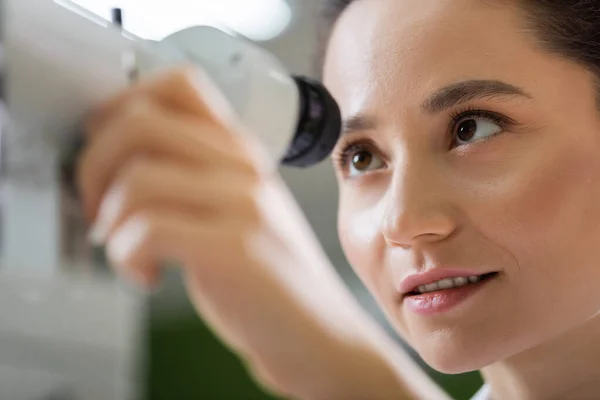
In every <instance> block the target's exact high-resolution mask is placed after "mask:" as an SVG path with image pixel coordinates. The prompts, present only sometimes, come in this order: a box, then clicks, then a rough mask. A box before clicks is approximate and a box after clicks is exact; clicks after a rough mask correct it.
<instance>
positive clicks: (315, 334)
mask: <svg viewBox="0 0 600 400" xmlns="http://www.w3.org/2000/svg"><path fill="white" fill-rule="evenodd" d="M88 133H89V136H90V140H89V142H90V145H89V146H88V147H87V149H86V150H85V152H84V154H83V155H82V158H81V161H80V165H79V168H78V172H79V174H78V176H79V187H80V189H81V197H82V200H83V204H84V206H85V210H86V212H87V215H88V217H89V219H90V221H92V222H93V228H92V235H91V236H92V237H93V238H94V239H95V240H96V241H97V242H98V243H105V244H106V246H107V253H108V254H107V255H108V257H109V260H110V262H111V264H112V265H113V266H114V268H115V269H116V270H117V271H118V272H119V273H120V274H121V275H123V276H124V277H127V278H129V279H131V280H132V281H134V282H136V283H138V284H140V285H143V286H146V287H152V286H155V285H156V284H158V282H159V280H160V268H161V266H163V265H164V264H163V263H164V262H165V261H173V260H174V261H177V264H178V265H179V266H180V267H181V269H182V272H183V276H184V278H185V281H186V284H187V288H188V292H189V295H190V298H191V299H192V301H193V302H194V304H195V306H196V308H197V310H198V313H199V314H200V315H201V316H202V317H203V318H204V320H205V321H206V322H208V323H209V324H210V325H211V326H212V327H213V328H214V330H215V331H216V333H218V335H219V336H220V337H221V338H222V339H223V340H224V341H225V343H226V344H228V345H229V346H230V347H231V348H232V349H233V350H235V351H237V352H238V353H239V354H240V356H242V357H243V358H244V359H245V361H246V362H247V363H248V366H249V368H250V370H251V372H252V373H253V374H254V375H255V377H256V378H257V379H258V380H259V382H260V383H262V384H263V385H265V386H266V387H267V388H268V389H270V390H272V391H275V392H277V393H279V394H282V395H284V396H286V397H289V398H298V399H311V400H312V399H314V400H319V399H324V400H325V399H348V400H352V399H356V400H361V399H367V398H368V399H412V398H415V397H419V398H421V397H423V398H430V399H431V398H443V394H442V392H441V390H440V389H439V388H436V387H434V386H433V385H430V384H429V382H428V380H427V378H426V376H424V374H423V373H422V372H421V371H419V370H418V368H417V367H416V365H415V364H414V363H413V362H412V361H411V360H410V359H409V357H408V356H407V355H406V354H404V353H403V352H401V351H399V350H398V349H397V348H395V346H394V345H393V344H392V343H391V342H390V341H389V339H388V338H387V337H386V336H385V335H384V334H383V333H382V332H381V330H380V329H379V327H378V326H377V325H376V324H375V323H374V322H373V321H372V320H371V319H370V318H369V317H368V316H367V315H366V314H364V312H363V311H362V309H361V308H360V307H359V306H358V304H357V303H356V302H355V301H354V299H353V298H352V296H351V294H350V293H349V292H348V291H347V289H346V288H345V287H344V285H343V283H342V282H341V280H340V279H339V277H338V276H337V275H336V274H335V272H334V270H333V268H332V267H331V265H330V263H329V261H328V260H327V257H326V256H325V254H324V252H323V251H322V249H321V248H320V246H319V244H318V242H317V240H316V238H315V236H314V235H313V233H312V231H311V230H310V227H309V225H308V223H307V222H306V220H305V219H304V217H303V215H302V213H301V212H300V209H299V208H298V206H297V204H296V202H295V201H294V199H293V198H292V196H291V194H290V193H289V191H288V190H286V188H285V185H283V184H282V182H281V181H280V178H279V177H278V175H277V173H276V168H275V166H274V164H273V163H272V162H269V161H268V160H269V159H270V158H269V157H268V156H266V155H265V154H264V150H263V148H262V146H261V145H260V144H259V143H257V142H256V141H254V140H253V137H252V135H251V134H249V133H248V132H244V130H243V128H241V127H240V126H239V123H238V122H237V120H236V118H235V116H234V115H233V114H232V112H231V110H230V109H229V107H228V106H227V104H226V103H225V102H224V100H223V99H222V97H221V95H220V94H219V93H218V92H217V91H216V90H215V88H214V87H213V86H212V84H211V83H210V82H208V81H207V79H206V78H205V76H204V75H203V74H202V73H201V72H200V71H198V70H195V69H180V70H174V71H169V72H167V73H165V74H162V75H160V76H158V77H155V78H152V79H149V80H145V81H142V82H140V83H139V84H137V85H135V86H133V87H132V88H130V89H129V90H126V91H125V92H123V93H121V94H119V95H118V96H117V97H115V98H114V99H111V100H110V101H108V102H107V103H106V104H104V105H102V106H101V107H100V108H99V109H97V110H96V111H95V112H94V113H93V114H92V115H91V116H90V118H89V120H88ZM399 365H400V367H399ZM399 371H402V374H406V375H408V376H410V377H411V379H410V381H409V382H407V383H404V382H403V381H402V379H401V378H400V375H399ZM200 378H201V377H200Z"/></svg>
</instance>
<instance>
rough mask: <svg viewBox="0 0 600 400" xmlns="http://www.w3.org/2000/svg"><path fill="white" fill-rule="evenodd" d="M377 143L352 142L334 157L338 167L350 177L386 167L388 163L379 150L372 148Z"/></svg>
mask: <svg viewBox="0 0 600 400" xmlns="http://www.w3.org/2000/svg"><path fill="white" fill-rule="evenodd" d="M374 147H375V145H374V144H373V143H371V142H370V141H366V143H364V142H363V143H357V142H355V143H350V144H348V145H347V146H345V147H342V150H341V151H339V152H338V153H335V152H334V154H333V156H332V158H333V160H334V164H336V167H337V168H338V169H339V170H340V171H343V172H344V174H345V175H346V176H347V177H349V178H352V177H357V176H360V175H364V174H366V173H369V172H372V171H374V170H377V169H381V168H384V167H385V165H386V163H385V161H384V159H383V158H382V157H381V156H379V155H378V152H377V151H374V150H371V149H372V148H374Z"/></svg>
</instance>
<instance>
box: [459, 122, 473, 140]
mask: <svg viewBox="0 0 600 400" xmlns="http://www.w3.org/2000/svg"><path fill="white" fill-rule="evenodd" d="M475 132H477V122H476V121H475V120H474V119H469V120H467V121H464V122H462V123H461V124H460V125H459V126H458V132H457V134H456V136H457V137H458V139H459V140H461V141H463V142H467V141H469V140H471V139H473V137H474V136H475Z"/></svg>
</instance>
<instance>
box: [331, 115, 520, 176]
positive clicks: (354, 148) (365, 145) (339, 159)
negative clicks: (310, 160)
mask: <svg viewBox="0 0 600 400" xmlns="http://www.w3.org/2000/svg"><path fill="white" fill-rule="evenodd" d="M474 118H481V119H487V120H489V121H491V122H493V123H495V124H497V125H498V126H499V127H500V128H502V130H503V131H504V130H506V129H507V128H508V127H510V126H512V125H515V124H516V122H515V121H514V120H512V119H510V118H508V117H506V116H504V115H502V114H498V113H495V112H492V111H487V110H483V109H479V108H472V107H467V108H464V109H459V110H457V111H455V112H453V113H452V114H451V115H450V124H449V126H448V130H447V133H446V135H447V136H448V138H449V140H450V147H451V148H454V147H456V143H455V139H456V138H455V131H456V128H457V126H458V125H459V124H460V123H461V122H463V121H465V120H468V119H474ZM376 148H377V146H376V145H375V143H374V142H373V141H372V140H370V139H361V140H356V141H349V143H347V144H345V145H344V146H343V147H342V149H341V150H340V151H339V152H337V153H334V154H333V155H332V158H333V162H334V164H335V165H336V166H337V167H338V168H339V169H340V170H342V171H346V170H347V168H348V162H349V161H350V159H351V157H353V156H354V155H356V153H359V152H361V151H369V152H371V153H378V151H376V150H375V149H376ZM379 156H380V157H381V155H379Z"/></svg>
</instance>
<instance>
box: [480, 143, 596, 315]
mask: <svg viewBox="0 0 600 400" xmlns="http://www.w3.org/2000/svg"><path fill="white" fill-rule="evenodd" d="M540 148H541V147H540ZM597 151H598V149H597V147H596V146H594V145H590V146H583V145H582V144H581V143H579V144H578V145H576V146H574V145H573V144H569V143H561V145H560V146H559V147H557V150H556V151H555V152H554V153H552V152H546V153H545V154H544V152H542V154H540V155H538V156H537V157H529V159H528V160H526V161H524V162H522V163H520V165H519V166H518V167H517V168H516V169H515V171H518V173H517V172H515V173H513V174H511V175H510V176H508V177H506V178H504V179H503V180H502V181H501V182H498V183H497V185H496V186H495V190H494V196H493V197H491V196H490V197H488V198H487V201H484V202H482V204H481V207H480V208H479V211H480V212H479V215H477V216H473V220H475V221H477V220H479V221H481V226H480V227H479V228H480V230H481V232H483V233H484V234H486V235H487V236H488V237H489V238H490V239H491V240H492V241H493V242H495V243H497V244H499V245H501V246H503V247H504V248H505V249H506V250H507V251H508V252H509V253H510V254H511V255H512V256H513V257H514V259H515V260H516V262H517V268H518V269H516V270H513V271H512V273H513V274H514V275H515V276H517V275H518V279H515V280H514V282H515V285H516V289H517V290H518V292H519V293H520V294H521V295H520V296H517V297H522V300H524V299H526V300H527V301H528V303H527V304H530V306H531V308H532V310H531V311H532V312H535V313H536V314H537V311H539V310H541V308H542V307H543V309H547V308H548V307H547V306H548V304H547V301H548V300H544V301H542V299H548V296H547V295H548V293H560V294H561V295H560V296H555V297H553V300H552V301H553V302H554V304H553V305H554V307H556V308H555V310H554V312H556V311H558V309H560V310H561V311H562V312H565V313H568V314H570V315H572V316H573V317H574V318H575V315H574V314H573V313H577V312H576V311H574V310H575V308H576V309H578V310H580V311H579V312H580V313H581V315H578V316H577V318H585V314H586V313H589V312H593V310H591V309H589V308H590V307H592V308H597V307H598V306H600V296H599V295H598V294H596V295H594V293H595V292H597V290H596V288H595V286H596V285H595V284H594V283H591V282H594V281H597V280H598V279H600V268H598V267H597V265H596V264H597V261H596V260H597V259H598V258H599V257H600V251H599V250H598V248H599V247H600V246H598V243H599V241H600V230H599V227H600V207H599V205H600V202H599V201H600V165H599V163H598V159H599V157H598V156H597V154H598V153H597ZM483 221H485V223H483ZM484 225H485V226H484ZM510 272H511V271H509V273H510ZM589 296H593V297H589ZM586 297H587V298H586ZM593 299H594V300H593ZM544 302H546V304H544ZM593 303H595V304H593ZM521 304H523V303H521ZM543 314H544V313H540V314H539V318H545V316H544V315H543ZM559 314H560V313H559ZM546 317H548V316H546ZM553 318H555V317H553ZM565 322H566V321H565Z"/></svg>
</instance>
